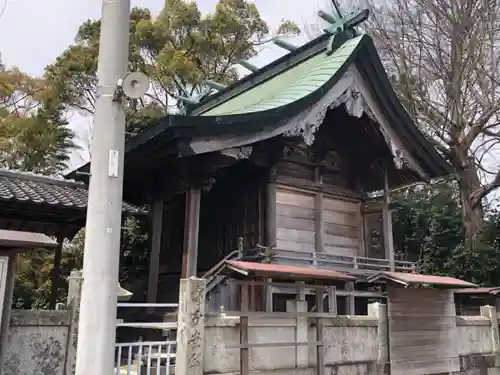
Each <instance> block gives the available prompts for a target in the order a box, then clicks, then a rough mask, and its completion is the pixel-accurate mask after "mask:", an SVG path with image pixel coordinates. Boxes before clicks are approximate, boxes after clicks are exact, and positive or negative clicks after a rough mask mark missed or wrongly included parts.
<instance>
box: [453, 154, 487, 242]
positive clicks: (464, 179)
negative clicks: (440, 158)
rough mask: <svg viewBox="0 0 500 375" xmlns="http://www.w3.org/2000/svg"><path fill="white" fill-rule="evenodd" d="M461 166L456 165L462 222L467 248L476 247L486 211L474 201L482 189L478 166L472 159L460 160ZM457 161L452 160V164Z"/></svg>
mask: <svg viewBox="0 0 500 375" xmlns="http://www.w3.org/2000/svg"><path fill="white" fill-rule="evenodd" d="M460 159H462V160H461V161H460V164H459V165H454V166H453V167H454V169H455V170H456V171H457V179H458V184H459V188H460V203H461V206H462V220H463V227H464V231H465V243H466V246H467V248H469V249H471V248H472V247H473V246H474V242H475V241H474V240H475V238H476V235H477V233H478V232H479V231H480V230H481V229H482V228H483V226H484V209H483V206H482V203H481V201H479V202H477V201H476V200H475V199H474V196H473V193H474V192H475V191H477V189H480V188H481V181H480V180H479V177H478V174H477V170H476V166H475V165H474V161H473V160H472V158H469V157H464V158H460ZM455 161H457V160H456V159H455V160H452V164H455V163H454V162H455Z"/></svg>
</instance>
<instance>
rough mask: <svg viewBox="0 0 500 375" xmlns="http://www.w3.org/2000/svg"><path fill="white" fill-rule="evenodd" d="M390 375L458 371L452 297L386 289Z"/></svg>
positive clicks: (443, 292)
mask: <svg viewBox="0 0 500 375" xmlns="http://www.w3.org/2000/svg"><path fill="white" fill-rule="evenodd" d="M387 299H388V319H389V337H390V340H389V350H390V359H391V375H421V374H435V373H451V372H454V371H459V370H460V363H459V355H458V347H457V345H456V334H457V333H456V314H455V304H454V301H453V293H452V292H450V291H446V290H438V289H420V288H418V289H413V288H401V287H396V286H392V285H390V286H388V288H387Z"/></svg>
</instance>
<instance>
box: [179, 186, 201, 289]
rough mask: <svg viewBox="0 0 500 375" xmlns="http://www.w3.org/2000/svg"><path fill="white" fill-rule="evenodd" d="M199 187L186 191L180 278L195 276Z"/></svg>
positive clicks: (196, 267) (198, 222)
mask: <svg viewBox="0 0 500 375" xmlns="http://www.w3.org/2000/svg"><path fill="white" fill-rule="evenodd" d="M200 204H201V189H198V188H190V189H189V190H188V191H186V213H185V220H184V251H183V256H182V278H183V279H187V278H190V277H196V274H197V271H198V234H199V233H198V232H199V228H200Z"/></svg>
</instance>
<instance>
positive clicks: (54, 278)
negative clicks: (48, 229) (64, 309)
mask: <svg viewBox="0 0 500 375" xmlns="http://www.w3.org/2000/svg"><path fill="white" fill-rule="evenodd" d="M63 245H64V238H63V237H58V238H57V247H56V251H55V253H54V265H53V266H52V274H51V275H50V283H51V285H50V301H49V308H50V309H51V310H54V309H55V308H56V303H57V289H58V286H59V278H60V276H61V257H62V249H63Z"/></svg>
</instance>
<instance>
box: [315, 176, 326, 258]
mask: <svg viewBox="0 0 500 375" xmlns="http://www.w3.org/2000/svg"><path fill="white" fill-rule="evenodd" d="M314 174H315V182H316V184H317V185H318V186H321V184H322V183H323V179H322V176H321V173H320V170H319V168H316V169H315V171H314ZM323 205H324V197H323V193H322V192H321V191H320V192H318V193H316V195H315V197H314V224H315V241H314V242H315V251H316V253H317V254H321V253H323V252H324V242H325V241H324V238H325V219H324V207H323ZM313 266H317V261H316V258H314V260H313Z"/></svg>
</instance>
